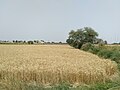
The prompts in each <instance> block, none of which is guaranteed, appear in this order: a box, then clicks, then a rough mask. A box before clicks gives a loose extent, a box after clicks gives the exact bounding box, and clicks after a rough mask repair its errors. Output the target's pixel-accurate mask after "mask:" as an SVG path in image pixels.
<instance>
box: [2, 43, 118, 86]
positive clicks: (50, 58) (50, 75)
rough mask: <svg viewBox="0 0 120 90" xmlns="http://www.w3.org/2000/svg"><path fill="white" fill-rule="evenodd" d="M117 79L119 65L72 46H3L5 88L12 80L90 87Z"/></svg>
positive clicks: (3, 81)
mask: <svg viewBox="0 0 120 90" xmlns="http://www.w3.org/2000/svg"><path fill="white" fill-rule="evenodd" d="M114 77H117V65H116V63H114V62H112V61H111V60H105V59H100V58H99V57H98V56H96V55H93V54H91V53H87V52H84V51H81V50H78V49H74V48H72V47H70V46H68V45H0V80H1V81H0V83H4V84H5V85H7V84H8V82H7V80H8V79H12V80H22V81H26V82H36V83H39V84H44V85H50V84H58V83H60V82H62V81H65V82H68V83H71V84H83V83H86V84H90V83H96V82H105V81H106V80H111V79H114ZM5 81H6V82H5Z"/></svg>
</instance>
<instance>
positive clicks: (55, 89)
mask: <svg viewBox="0 0 120 90" xmlns="http://www.w3.org/2000/svg"><path fill="white" fill-rule="evenodd" d="M7 84H9V85H6V86H5V84H1V83H0V90H120V81H116V82H106V83H96V84H92V85H86V84H84V85H81V86H72V85H70V84H68V83H65V82H63V83H60V84H58V85H54V86H43V85H39V84H36V83H35V82H34V83H29V84H28V83H25V82H20V81H19V82H18V80H16V81H11V82H9V83H7Z"/></svg>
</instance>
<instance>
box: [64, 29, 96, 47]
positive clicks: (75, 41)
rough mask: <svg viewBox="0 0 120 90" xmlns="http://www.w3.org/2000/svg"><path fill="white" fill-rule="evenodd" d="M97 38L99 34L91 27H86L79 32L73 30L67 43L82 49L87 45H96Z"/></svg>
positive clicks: (78, 30)
mask: <svg viewBox="0 0 120 90" xmlns="http://www.w3.org/2000/svg"><path fill="white" fill-rule="evenodd" d="M97 36H98V33H97V32H96V31H94V29H92V28H90V27H84V28H81V29H77V31H74V30H71V31H70V32H69V37H68V39H67V40H66V42H67V43H68V44H69V45H71V46H73V47H75V48H79V49H80V48H81V47H82V45H83V44H85V43H94V41H95V40H96V38H97Z"/></svg>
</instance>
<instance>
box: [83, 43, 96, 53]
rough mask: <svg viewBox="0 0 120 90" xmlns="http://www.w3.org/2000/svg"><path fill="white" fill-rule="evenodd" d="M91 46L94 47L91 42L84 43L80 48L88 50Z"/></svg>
mask: <svg viewBox="0 0 120 90" xmlns="http://www.w3.org/2000/svg"><path fill="white" fill-rule="evenodd" d="M91 48H94V46H93V45H92V44H91V43H85V44H83V45H82V47H81V49H82V50H84V51H88V50H89V49H91Z"/></svg>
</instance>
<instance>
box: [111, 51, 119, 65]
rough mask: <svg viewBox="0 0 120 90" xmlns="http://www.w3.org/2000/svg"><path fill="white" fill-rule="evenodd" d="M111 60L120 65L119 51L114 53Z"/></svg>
mask: <svg viewBox="0 0 120 90" xmlns="http://www.w3.org/2000/svg"><path fill="white" fill-rule="evenodd" d="M110 59H112V60H113V61H115V62H117V63H120V51H118V50H115V51H113V53H112V55H111V57H110Z"/></svg>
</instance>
